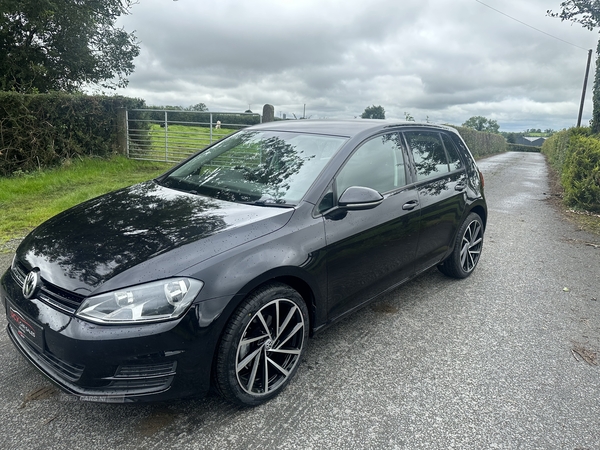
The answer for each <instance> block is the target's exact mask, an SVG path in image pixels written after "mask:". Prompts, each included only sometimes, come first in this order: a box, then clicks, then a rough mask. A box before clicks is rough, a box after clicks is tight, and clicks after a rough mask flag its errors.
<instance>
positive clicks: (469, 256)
mask: <svg viewBox="0 0 600 450" xmlns="http://www.w3.org/2000/svg"><path fill="white" fill-rule="evenodd" d="M483 232H484V229H483V222H482V220H481V217H479V215H478V214H475V213H470V214H469V215H468V216H467V219H466V220H465V221H464V222H463V224H462V225H461V227H460V229H459V230H458V233H457V235H456V241H455V243H454V250H453V251H452V253H451V254H450V256H449V257H448V258H447V259H446V260H445V261H444V262H443V263H442V264H440V265H438V269H439V270H440V272H442V273H443V274H444V275H448V276H450V277H453V278H467V277H468V276H469V275H471V274H472V273H473V270H475V267H476V266H477V263H478V262H479V257H480V256H481V250H482V248H483Z"/></svg>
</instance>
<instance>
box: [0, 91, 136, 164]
mask: <svg viewBox="0 0 600 450" xmlns="http://www.w3.org/2000/svg"><path fill="white" fill-rule="evenodd" d="M143 106H144V101H143V100H140V99H133V98H127V97H120V96H114V97H106V96H87V95H81V94H76V95H72V94H66V93H59V92H53V93H49V94H19V93H15V92H0V175H10V174H12V173H14V172H19V171H23V172H26V171H31V170H35V169H37V168H40V167H46V166H52V165H56V164H58V163H60V161H62V160H65V159H70V158H73V157H77V156H84V155H86V156H107V155H111V154H114V153H116V152H117V151H118V142H117V125H118V117H119V114H118V112H119V110H120V109H122V108H140V107H143Z"/></svg>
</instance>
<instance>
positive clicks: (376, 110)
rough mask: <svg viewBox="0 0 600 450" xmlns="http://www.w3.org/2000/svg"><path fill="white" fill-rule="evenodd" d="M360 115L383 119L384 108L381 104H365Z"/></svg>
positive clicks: (364, 117)
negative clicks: (363, 110)
mask: <svg viewBox="0 0 600 450" xmlns="http://www.w3.org/2000/svg"><path fill="white" fill-rule="evenodd" d="M360 117H361V118H363V119H385V109H383V106H381V105H379V106H375V105H373V106H367V107H366V108H365V112H363V113H362V114H361V116H360Z"/></svg>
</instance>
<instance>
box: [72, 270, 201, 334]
mask: <svg viewBox="0 0 600 450" xmlns="http://www.w3.org/2000/svg"><path fill="white" fill-rule="evenodd" d="M202 286H204V283H202V281H198V280H194V279H190V278H173V279H169V280H162V281H155V282H152V283H147V284H141V285H139V286H133V287H131V288H126V289H120V290H118V291H113V292H107V293H106V294H100V295H96V296H94V297H90V298H87V299H85V300H84V302H83V303H82V304H81V306H80V307H79V309H78V310H77V312H76V313H75V314H76V315H77V316H79V317H81V318H82V319H86V320H89V321H91V322H96V323H140V322H155V321H157V320H166V319H175V318H177V317H179V316H181V315H182V314H183V313H184V312H185V311H186V310H187V308H188V306H190V304H191V303H192V301H193V300H194V298H196V295H198V293H199V292H200V289H202Z"/></svg>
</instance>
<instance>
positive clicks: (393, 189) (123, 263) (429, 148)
mask: <svg viewBox="0 0 600 450" xmlns="http://www.w3.org/2000/svg"><path fill="white" fill-rule="evenodd" d="M486 218H487V208H486V203H485V199H484V195H483V177H482V175H481V173H480V172H479V170H478V169H477V166H476V164H475V162H474V160H473V157H472V156H471V154H470V152H469V150H468V148H467V146H466V145H465V143H464V142H463V140H462V139H461V138H460V136H459V135H458V133H457V132H456V131H455V130H453V129H452V128H448V127H444V126H435V125H430V124H416V123H410V122H409V123H403V122H400V123H394V122H388V121H377V120H357V121H304V120H302V121H284V122H275V123H268V124H262V125H258V126H254V127H251V128H247V129H245V130H242V131H240V132H237V133H235V134H233V135H231V136H230V137H227V138H226V139H223V140H221V141H220V142H217V143H216V144H214V145H212V146H210V147H208V148H206V149H204V150H202V151H200V152H199V153H197V154H196V155H194V156H193V157H191V158H189V159H188V160H186V161H184V162H183V163H181V164H179V165H178V166H176V167H175V168H173V169H172V170H170V171H169V172H167V173H165V174H164V175H162V176H160V177H158V178H156V179H154V180H152V181H148V182H145V183H141V184H137V185H134V186H131V187H129V188H125V189H122V190H119V191H115V192H112V193H110V194H107V195H104V196H101V197H98V198H95V199H93V200H90V201H87V202H85V203H83V204H80V205H78V206H76V207H74V208H71V209H69V210H67V211H65V212H63V213H61V214H59V215H57V216H56V217H54V218H52V219H50V220H48V221H47V222H45V223H44V224H42V225H41V226H39V227H38V228H37V229H36V230H34V231H33V232H32V233H31V234H30V235H29V236H27V237H26V238H25V240H24V241H23V242H22V243H21V245H20V246H19V248H18V250H17V252H16V255H15V258H14V261H13V263H12V266H11V267H10V269H9V270H8V271H7V272H6V273H5V274H4V276H3V277H2V280H1V288H0V296H1V297H2V301H3V304H4V306H5V307H6V314H7V318H8V329H7V331H8V334H9V336H10V337H11V339H12V341H13V342H14V344H15V345H16V347H17V348H18V349H19V350H20V351H21V352H22V354H23V355H25V357H26V358H27V359H28V360H29V361H30V362H31V363H32V364H33V365H34V366H35V367H37V368H38V369H39V370H40V371H42V372H43V373H44V374H45V375H47V376H48V377H49V378H50V379H51V380H52V381H54V382H55V383H56V384H58V385H59V386H60V387H62V388H63V389H64V390H65V391H67V392H69V393H71V394H73V395H76V396H78V397H80V398H81V399H83V400H89V401H102V402H128V401H135V400H162V399H168V398H174V397H183V396H188V395H198V394H204V393H206V391H207V390H208V389H209V387H211V386H212V387H214V388H215V389H216V390H217V391H218V392H220V393H221V394H222V395H223V396H224V397H225V398H227V399H228V400H230V401H233V402H235V403H238V404H243V405H257V404H260V403H262V402H264V401H266V400H268V399H270V398H272V397H273V396H275V395H277V394H278V393H279V392H281V390H282V389H283V388H284V387H285V386H286V384H287V383H288V382H289V381H290V379H291V378H292V377H293V376H294V373H295V372H296V370H297V368H298V364H299V362H300V360H301V358H302V355H303V352H304V349H305V347H306V341H307V338H308V336H309V335H312V334H313V333H316V332H318V331H319V330H322V329H323V328H324V327H326V326H328V325H329V324H331V323H332V322H333V321H335V320H337V319H339V318H341V317H343V316H345V315H347V314H349V313H351V312H353V311H355V310H357V309H359V308H360V307H362V306H363V305H365V304H366V303H367V302H370V301H372V300H374V299H376V298H378V297H379V296H381V295H382V294H383V293H385V292H387V291H389V290H391V289H394V288H395V287H396V286H398V285H400V284H401V283H403V282H405V281H407V280H409V279H410V278H412V277H414V276H416V275H417V274H419V273H421V272H423V271H424V270H427V269H428V268H430V267H432V266H437V267H438V268H439V269H440V270H441V271H442V272H443V273H444V274H447V275H449V276H452V277H456V278H465V277H467V276H469V275H470V274H471V273H472V272H473V270H474V269H475V266H476V265H477V262H478V261H479V257H480V254H481V250H482V245H483V236H484V229H485V224H486Z"/></svg>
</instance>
